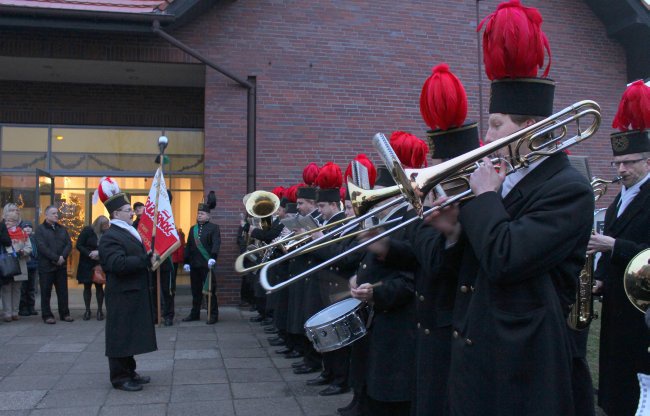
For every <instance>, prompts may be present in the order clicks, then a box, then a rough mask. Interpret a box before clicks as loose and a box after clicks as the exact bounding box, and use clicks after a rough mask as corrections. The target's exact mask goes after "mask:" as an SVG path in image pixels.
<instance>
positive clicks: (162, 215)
mask: <svg viewBox="0 0 650 416" xmlns="http://www.w3.org/2000/svg"><path fill="white" fill-rule="evenodd" d="M159 184H160V188H159V191H158V192H159V197H158V221H157V230H156V242H155V245H156V247H155V250H154V253H155V259H156V261H155V262H154V264H153V267H152V269H153V270H156V269H157V268H158V267H159V266H160V264H161V263H162V262H163V260H165V259H166V258H167V256H169V255H171V254H172V253H173V252H174V251H175V250H176V249H177V248H178V247H179V246H180V245H181V241H180V238H179V237H178V231H177V230H176V223H175V222H174V214H172V206H171V203H170V201H169V196H168V194H167V185H165V178H164V177H163V174H162V171H161V170H160V168H158V170H157V171H156V175H155V176H154V178H153V183H152V184H151V190H150V191H149V197H148V198H147V203H146V204H145V206H144V213H143V214H142V216H141V217H140V223H139V224H138V233H139V234H140V236H141V237H142V243H143V244H144V246H145V247H146V249H147V251H149V250H151V236H152V233H153V218H154V212H155V209H156V207H155V205H156V192H157V189H158V186H159Z"/></svg>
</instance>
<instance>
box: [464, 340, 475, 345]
mask: <svg viewBox="0 0 650 416" xmlns="http://www.w3.org/2000/svg"><path fill="white" fill-rule="evenodd" d="M465 344H467V345H473V344H474V342H473V341H472V340H471V339H469V338H466V339H465Z"/></svg>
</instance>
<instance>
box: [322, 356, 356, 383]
mask: <svg viewBox="0 0 650 416" xmlns="http://www.w3.org/2000/svg"><path fill="white" fill-rule="evenodd" d="M349 374H350V347H349V346H348V347H343V348H339V349H338V350H334V351H329V352H324V353H323V376H324V377H327V378H328V379H329V380H330V384H335V385H337V386H344V387H347V386H348V378H349V377H348V376H349Z"/></svg>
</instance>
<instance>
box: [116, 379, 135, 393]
mask: <svg viewBox="0 0 650 416" xmlns="http://www.w3.org/2000/svg"><path fill="white" fill-rule="evenodd" d="M113 387H114V388H116V389H118V390H124V391H140V390H142V386H141V385H140V384H138V383H136V382H135V381H133V380H128V381H124V382H122V383H114V384H113Z"/></svg>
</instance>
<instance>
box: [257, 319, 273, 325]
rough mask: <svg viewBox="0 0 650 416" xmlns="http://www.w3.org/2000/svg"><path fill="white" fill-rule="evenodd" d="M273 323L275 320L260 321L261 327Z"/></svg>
mask: <svg viewBox="0 0 650 416" xmlns="http://www.w3.org/2000/svg"><path fill="white" fill-rule="evenodd" d="M272 323H273V318H264V319H262V320H261V321H260V325H263V326H266V325H271V324H272Z"/></svg>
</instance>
